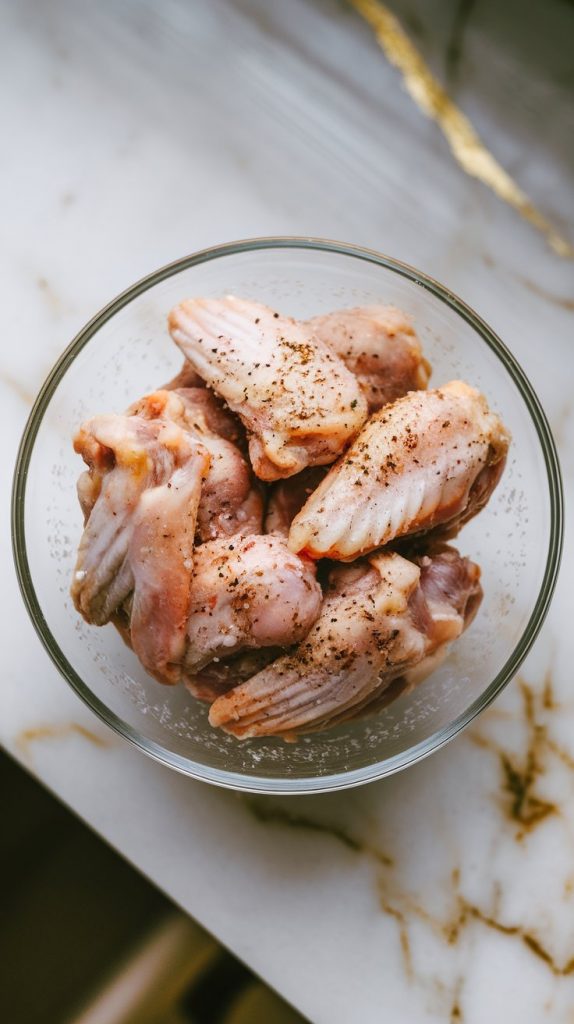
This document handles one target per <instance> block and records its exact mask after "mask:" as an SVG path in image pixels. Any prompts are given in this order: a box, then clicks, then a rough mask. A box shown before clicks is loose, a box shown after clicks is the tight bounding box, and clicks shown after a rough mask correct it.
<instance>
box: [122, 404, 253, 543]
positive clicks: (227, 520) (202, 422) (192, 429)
mask: <svg viewBox="0 0 574 1024" xmlns="http://www.w3.org/2000/svg"><path fill="white" fill-rule="evenodd" d="M129 412H131V413H133V414H134V415H138V416H143V417H144V418H146V419H150V420H151V419H156V418H160V419H164V420H171V421H172V422H173V423H177V424H178V426H180V427H181V428H182V429H183V430H185V431H186V432H187V433H188V434H189V435H190V436H191V437H192V438H193V439H194V440H195V441H197V442H198V443H200V444H202V445H203V447H204V448H205V449H206V450H207V451H208V452H209V455H210V457H211V458H210V464H209V470H208V473H207V477H206V479H205V482H204V484H203V489H202V493H201V499H200V503H199V509H198V513H197V539H198V541H199V542H200V543H201V542H203V541H207V540H213V539H215V538H216V537H221V536H223V537H231V536H233V535H234V534H235V533H239V532H241V533H261V524H262V520H263V498H262V494H261V487H260V485H259V484H258V482H257V481H256V480H255V479H254V477H253V475H252V473H251V468H250V466H249V463H248V462H247V460H246V458H245V457H244V456H243V454H242V453H241V451H240V450H239V447H238V446H237V444H238V442H240V441H241V424H240V423H238V421H237V420H236V419H235V417H234V416H232V415H231V414H230V413H229V412H227V411H226V410H225V409H224V408H223V407H222V406H221V404H220V403H219V402H218V400H217V398H216V397H215V395H213V393H212V392H210V391H209V390H208V389H207V388H180V389H178V390H172V391H170V390H166V389H162V390H160V391H155V392H153V393H152V394H150V395H145V396H144V398H142V399H140V400H139V401H138V402H136V403H135V404H134V405H132V406H131V407H130V410H129Z"/></svg>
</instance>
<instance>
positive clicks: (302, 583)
mask: <svg viewBox="0 0 574 1024" xmlns="http://www.w3.org/2000/svg"><path fill="white" fill-rule="evenodd" d="M321 599H322V594H321V588H320V586H319V584H318V583H317V581H316V579H315V567H314V565H313V563H312V562H311V561H309V560H308V559H303V558H299V557H298V556H297V555H293V553H292V552H291V551H289V549H288V547H287V545H286V543H285V541H284V540H283V539H282V538H280V537H273V536H259V537H258V536H248V537H243V536H237V537H226V538H222V537H220V538H219V540H214V541H209V542H208V543H207V544H202V545H201V546H200V547H199V548H196V551H195V558H194V570H193V581H192V596H191V606H190V615H189V622H188V627H187V638H188V647H187V653H186V658H185V666H186V672H187V674H188V675H191V676H192V675H195V674H197V673H198V671H199V670H200V669H202V668H204V666H206V665H207V664H208V663H209V662H211V661H213V660H214V659H215V660H216V662H217V659H224V658H228V657H230V656H231V655H233V654H236V653H237V652H239V651H243V650H245V649H246V648H260V647H286V646H289V645H291V644H293V643H296V642H297V641H298V640H300V639H301V638H302V637H303V636H305V634H306V633H307V632H308V631H309V629H310V628H311V626H312V624H313V622H314V621H315V619H316V618H317V616H318V614H319V611H320V607H321Z"/></svg>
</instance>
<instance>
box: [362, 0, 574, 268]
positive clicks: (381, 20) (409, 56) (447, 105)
mask: <svg viewBox="0 0 574 1024" xmlns="http://www.w3.org/2000/svg"><path fill="white" fill-rule="evenodd" d="M350 2H351V3H352V5H353V7H354V8H355V10H356V11H357V12H358V13H359V14H360V15H361V17H363V18H364V19H365V21H367V22H368V24H369V25H370V26H371V28H372V29H373V31H374V32H375V35H376V37H377V41H378V43H379V45H380V46H381V48H382V50H383V51H384V53H385V56H386V57H387V60H388V61H389V62H390V63H391V64H392V65H393V66H394V67H396V68H398V69H399V71H400V72H401V74H402V76H403V81H404V84H405V88H406V90H407V92H408V93H409V95H410V96H411V98H412V99H413V100H414V102H415V103H416V104H417V106H418V108H419V110H421V111H422V112H423V114H426V116H427V117H430V118H432V120H433V121H435V122H436V124H437V125H438V126H439V128H440V129H441V131H442V133H443V135H444V137H445V138H446V140H447V142H448V144H449V146H450V149H451V152H452V154H453V156H454V158H455V160H457V161H458V163H459V164H460V166H461V167H462V168H463V170H464V171H466V173H467V174H470V175H471V176H472V177H473V178H478V180H479V181H482V183H483V184H484V185H487V186H488V187H489V188H491V189H492V191H493V192H494V193H495V194H496V195H497V196H498V197H499V199H502V200H503V201H504V202H506V203H508V204H509V205H510V206H512V207H514V209H515V210H518V212H519V213H520V215H521V216H522V217H524V219H525V220H527V221H528V222H529V223H530V224H532V225H533V226H534V227H535V228H537V229H538V230H539V231H541V232H542V234H543V235H544V236H545V238H546V240H547V242H548V244H549V245H550V246H551V247H552V249H554V252H556V253H558V255H559V256H563V257H565V258H567V259H572V258H574V246H572V245H571V244H570V242H568V241H567V240H566V239H565V238H563V237H562V236H561V235H560V234H559V233H558V232H557V231H556V229H555V228H554V227H553V226H552V224H550V222H549V221H548V220H547V219H546V217H545V216H544V215H543V214H542V213H541V212H540V210H538V209H537V208H536V207H535V206H534V204H533V203H532V202H531V201H530V199H529V198H528V196H527V195H526V194H525V193H524V192H523V191H522V189H521V188H520V186H519V185H517V184H516V182H515V181H514V180H513V178H511V177H510V175H509V174H508V173H507V172H506V171H505V170H504V168H503V167H502V166H501V165H500V164H499V163H498V160H496V158H495V157H494V156H493V155H492V153H491V152H490V151H489V150H488V149H487V148H486V146H485V145H484V143H483V142H482V141H481V139H480V137H479V136H478V135H477V133H476V131H475V130H474V128H473V126H472V124H471V123H470V121H469V120H468V118H467V117H466V115H465V114H463V112H462V111H461V110H459V108H458V107H457V106H456V104H455V103H453V101H452V100H451V98H450V96H449V95H448V94H447V93H446V92H445V90H444V89H443V87H442V85H441V84H440V82H438V81H437V79H436V78H435V77H434V75H433V74H432V72H431V70H430V68H429V67H428V66H427V64H426V63H425V61H424V59H423V57H422V55H421V54H420V53H419V51H418V50H417V48H416V46H414V44H413V43H412V42H411V40H410V39H409V37H408V35H407V34H406V32H405V31H404V29H403V27H402V26H401V24H400V22H399V21H398V19H397V18H396V17H395V15H394V14H393V13H392V12H391V11H390V10H389V8H388V7H387V5H386V4H384V3H382V2H381V0H350Z"/></svg>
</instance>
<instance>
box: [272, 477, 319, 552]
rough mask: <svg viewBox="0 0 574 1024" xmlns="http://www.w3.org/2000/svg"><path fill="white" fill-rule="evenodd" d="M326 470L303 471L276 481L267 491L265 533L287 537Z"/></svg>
mask: <svg viewBox="0 0 574 1024" xmlns="http://www.w3.org/2000/svg"><path fill="white" fill-rule="evenodd" d="M326 472H327V470H326V468H325V467H324V466H313V467H312V468H311V469H304V470H303V471H302V472H301V473H297V476H291V477H289V478H288V479H287V480H278V481H277V483H275V484H273V486H272V487H271V488H270V490H269V495H268V498H267V510H266V512H265V533H274V534H276V535H277V536H278V537H288V536H289V528H290V526H291V523H292V522H293V520H294V518H295V516H296V515H297V513H298V512H299V511H300V510H301V509H302V508H303V505H304V504H305V502H306V501H307V499H308V498H309V497H310V496H311V494H312V493H313V491H314V490H315V488H316V487H318V486H319V484H320V483H321V480H322V479H323V478H324V476H325V474H326Z"/></svg>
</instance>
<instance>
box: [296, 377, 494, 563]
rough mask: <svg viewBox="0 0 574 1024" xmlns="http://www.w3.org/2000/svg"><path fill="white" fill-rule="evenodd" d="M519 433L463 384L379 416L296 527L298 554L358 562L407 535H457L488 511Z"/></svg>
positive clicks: (402, 402) (407, 400)
mask: <svg viewBox="0 0 574 1024" xmlns="http://www.w3.org/2000/svg"><path fill="white" fill-rule="evenodd" d="M508 443H509V435H508V432H507V431H506V429H505V427H504V426H503V424H502V422H501V420H500V419H499V417H498V416H496V415H495V414H494V413H492V412H490V410H489V408H488V405H487V403H486V400H485V398H484V397H483V396H482V395H481V394H480V393H479V392H478V391H475V389H474V388H471V387H469V386H468V385H467V384H464V383H463V382H462V381H451V383H450V384H445V385H444V387H441V388H436V389H435V390H433V391H412V392H410V393H409V394H408V395H406V396H405V397H404V398H402V399H399V400H398V401H397V402H395V403H394V404H393V405H390V406H386V407H384V408H383V409H381V410H380V411H379V412H378V413H375V414H374V415H373V416H372V417H371V419H370V420H369V421H368V423H367V424H366V425H365V427H364V428H363V430H362V431H361V433H360V434H359V436H358V437H357V438H356V440H355V442H354V443H353V444H352V445H351V447H350V448H349V450H348V452H347V453H346V454H345V455H343V456H342V457H341V459H339V461H338V462H337V463H336V464H335V466H333V467H332V468H331V469H330V471H329V472H328V474H327V476H326V477H325V479H324V480H323V481H322V483H320V484H319V486H318V487H317V489H316V490H315V491H314V493H313V494H312V495H311V497H310V498H309V500H308V501H307V502H306V504H305V505H304V506H303V508H302V509H301V511H300V512H299V514H298V515H297V516H296V517H295V519H294V520H293V523H292V525H291V530H290V533H289V546H290V548H291V550H292V551H297V552H305V553H306V554H309V555H311V556H312V557H313V558H325V557H327V558H334V559H339V560H341V561H352V560H353V559H354V558H357V557H358V556H359V555H361V554H365V553H367V552H369V551H372V550H373V549H375V548H377V547H379V546H381V545H383V544H388V543H389V542H390V541H393V540H395V538H398V537H404V536H407V535H412V534H417V533H421V532H423V531H428V530H430V529H433V528H434V527H438V526H440V527H442V530H441V535H442V536H454V534H455V533H456V531H457V530H458V529H459V528H460V526H461V525H462V524H463V523H464V522H466V520H468V519H470V518H471V517H472V516H473V515H475V514H476V513H477V512H478V511H480V509H481V508H482V507H483V505H485V504H486V502H487V500H488V498H489V497H490V494H491V493H492V491H493V489H494V487H495V486H496V484H497V482H498V480H499V479H500V476H501V474H502V470H503V468H504V463H505V458H506V453H507V450H508Z"/></svg>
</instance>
